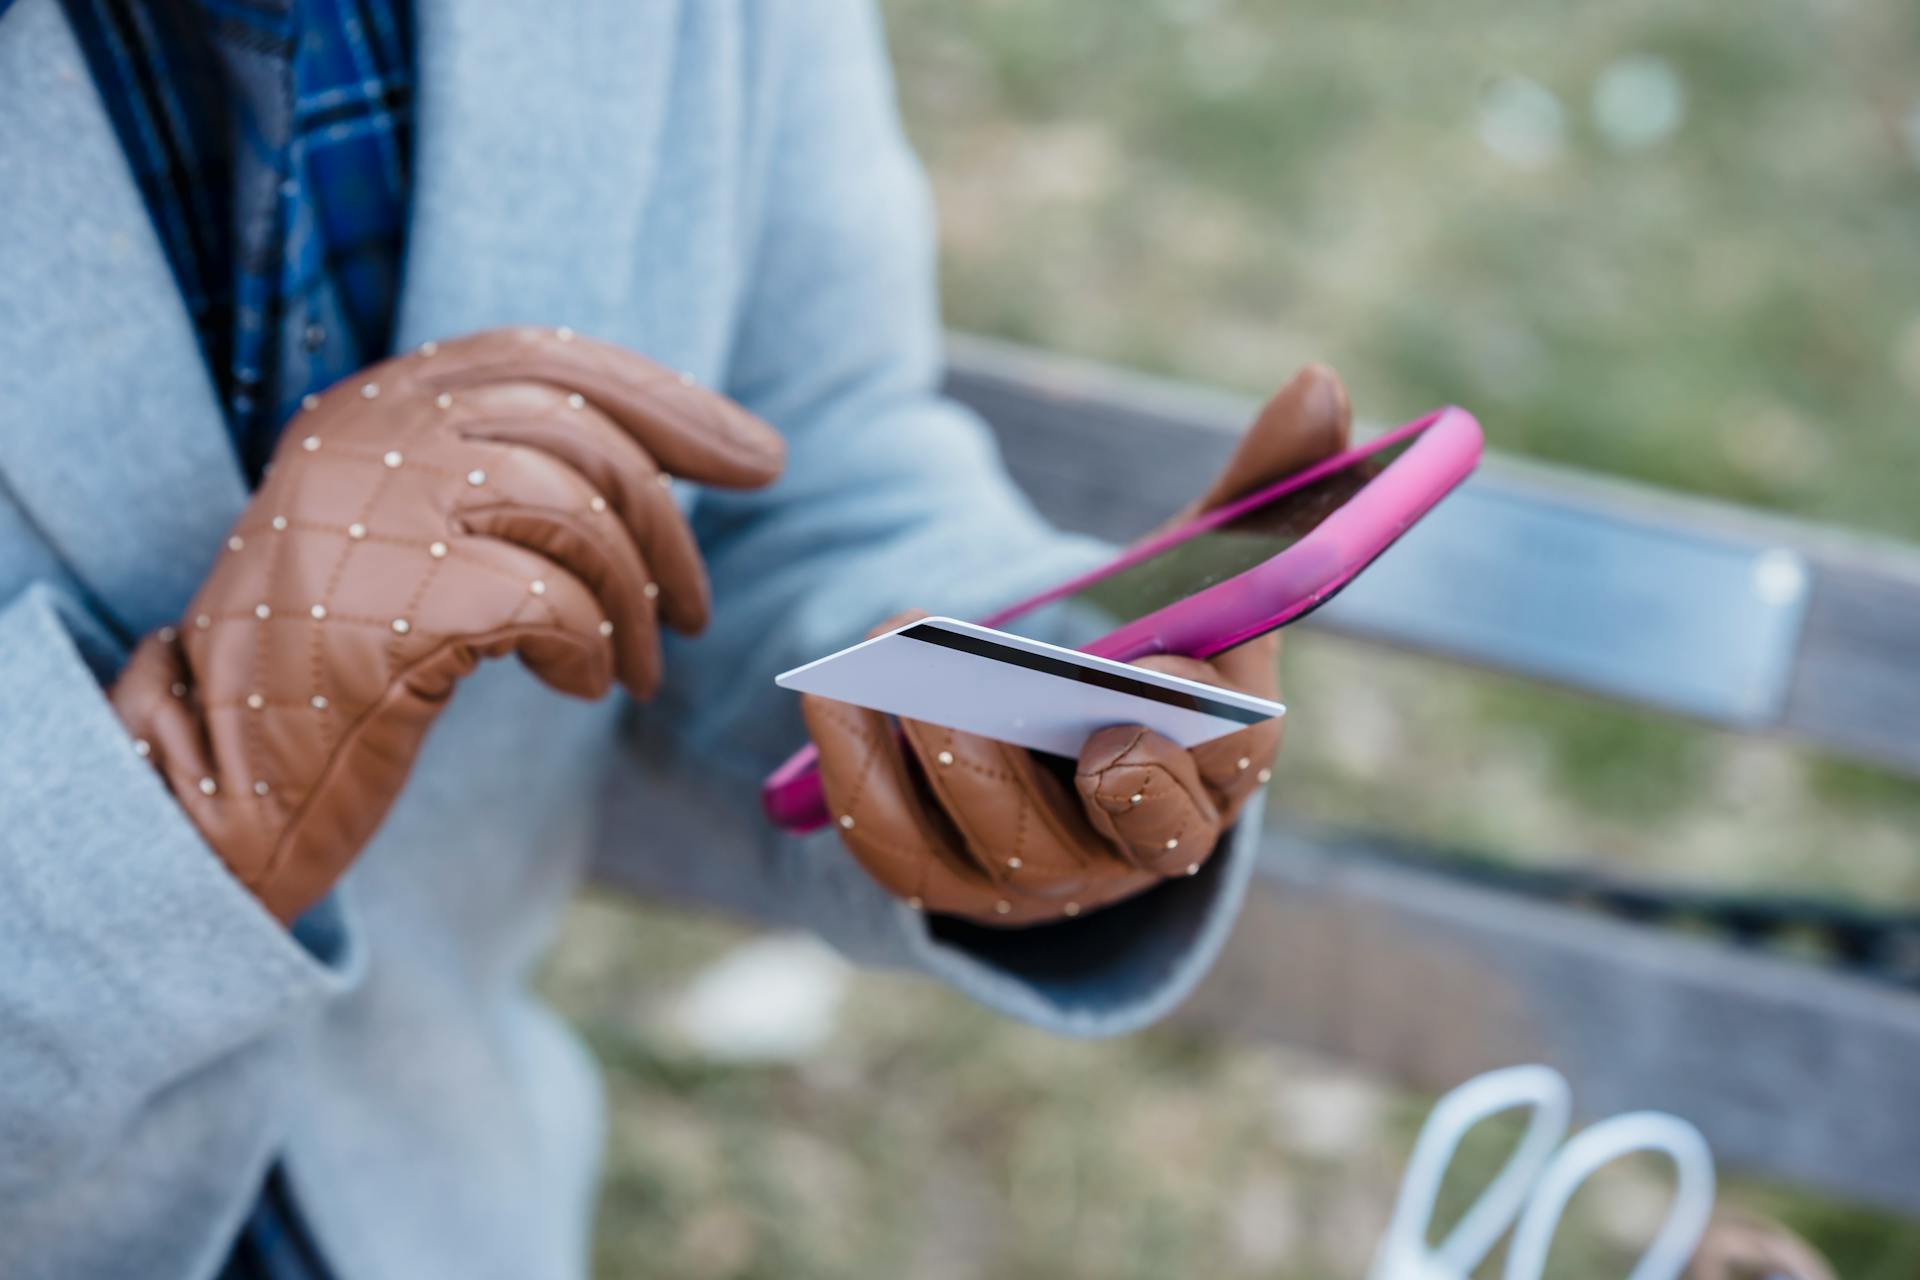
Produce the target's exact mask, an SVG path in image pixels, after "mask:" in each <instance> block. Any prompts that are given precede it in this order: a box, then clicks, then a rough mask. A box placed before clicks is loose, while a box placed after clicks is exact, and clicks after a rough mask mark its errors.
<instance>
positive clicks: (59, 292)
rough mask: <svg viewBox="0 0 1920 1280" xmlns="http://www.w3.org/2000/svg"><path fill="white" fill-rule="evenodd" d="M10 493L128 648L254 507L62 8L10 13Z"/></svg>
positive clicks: (2, 134) (5, 226) (180, 596)
mask: <svg viewBox="0 0 1920 1280" xmlns="http://www.w3.org/2000/svg"><path fill="white" fill-rule="evenodd" d="M0 122H4V128H0V192H7V193H9V194H8V196H7V197H6V198H0V480H3V482H4V488H5V490H6V491H7V492H8V493H9V494H10V495H11V497H12V498H13V499H14V500H15V501H17V502H18V503H19V504H20V506H21V507H22V508H23V509H24V510H25V512H26V514H27V516H28V517H29V518H30V519H31V520H32V521H33V522H34V524H35V525H36V526H37V527H38V528H39V529H40V530H41V531H42V532H43V533H44V534H45V536H46V537H47V539H48V541H49V542H50V543H51V544H52V545H53V547H54V550H55V551H56V552H57V553H58V554H59V555H60V556H61V557H62V559H63V560H65V562H66V563H67V564H68V565H69V566H70V567H71V568H72V570H73V572H74V574H75V576H76V577H78V578H79V579H80V581H81V583H82V584H83V585H84V586H85V587H86V588H87V589H88V590H89V591H90V592H92V593H93V595H94V597H95V600H96V604H97V605H98V607H99V608H100V609H101V610H102V611H103V612H104V613H105V614H106V615H107V617H108V618H109V619H110V620H112V621H113V622H115V623H117V624H118V625H119V626H120V627H122V628H123V629H124V631H125V632H126V634H128V635H129V636H134V635H139V634H141V633H143V632H145V631H148V630H151V629H152V628H154V627H156V626H158V625H160V624H161V623H163V622H165V621H168V620H169V619H171V618H172V617H174V616H175V615H176V614H177V612H178V611H179V609H180V608H181V607H182V606H183V605H184V604H185V602H186V600H187V598H188V597H189V596H190V595H191V594H192V592H193V590H194V589H195V588H196V587H197V586H198V585H199V584H200V582H201V580H202V579H203V578H204V577H205V575H206V571H207V568H208V566H209V565H210V564H211V563H212V560H213V556H214V553H215V551H216V549H217V548H218V547H219V545H220V536H221V534H222V533H224V532H225V530H226V528H227V526H228V525H229V524H231V523H232V521H233V517H234V516H235V515H236V514H237V513H238V512H239V510H240V507H241V505H242V503H243V502H244V500H245V486H244V484H243V482H242V480H241V476H240V472H239V467H238V464H237V463H236V461H235V459H234V455H233V451H232V445H231V443H230V437H229V436H228V434H227V428H226V423H225V420H224V419H223V418H222V417H221V414H220V410H219V406H218V404H217V402H216V400H215V396H214V390H213V387H212V384H211V382H210V381H209V379H208V377H207V374H206V366H205V363H204V361H203V360H202V358H201V354H200V348H199V343H198V341H197V339H196V338H195V336H194V332H193V326H192V322H191V321H190V319H189V318H188V316H187V313H186V309H185V307H184V306H183V305H182V303H181V302H180V297H179V290H178V289H177V287H176V286H175V284H174V280H173V274H172V271H171V270H170V269H169V267H168V266H167V261H166V258H165V255H164V254H163V252H162V250H161V247H160V244H159V241H158V239H157V237H156V236H155V235H154V232H153V227H152V223H151V222H150V220H149V218H148V216H147V210H146V205H145V203H144V202H143V200H142V199H141V195H140V192H139V189H138V188H137V187H136V186H135V185H134V182H133V180H132V177H131V174H130V172H129V170H128V168H127V164H126V160H125V157H124V155H123V153H122V152H121V150H120V142H119V138H118V137H117V136H116V135H115V133H114V130H113V125H112V122H111V121H110V120H109V119H108V118H107V115H106V111H105V108H104V107H103V106H102V104H101V101H100V97H99V95H98V94H97V93H96V92H94V90H93V84H92V77H91V76H90V75H89V73H88V71H87V66H86V62H85V60H84V58H83V57H82V55H81V53H80V49H79V47H78V46H77V45H76V43H75V42H74V39H73V33H72V31H71V30H70V29H69V27H68V26H67V22H66V18H65V16H64V15H63V14H62V13H61V10H60V6H59V4H58V2H57V0H18V2H17V3H15V4H14V5H13V6H12V7H11V8H7V9H4V10H0Z"/></svg>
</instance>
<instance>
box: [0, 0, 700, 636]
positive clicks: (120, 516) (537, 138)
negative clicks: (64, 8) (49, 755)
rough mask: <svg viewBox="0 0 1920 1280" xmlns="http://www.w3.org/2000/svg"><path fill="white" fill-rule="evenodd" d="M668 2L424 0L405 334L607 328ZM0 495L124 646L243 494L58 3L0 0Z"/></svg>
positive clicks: (627, 263) (627, 252)
mask: <svg viewBox="0 0 1920 1280" xmlns="http://www.w3.org/2000/svg"><path fill="white" fill-rule="evenodd" d="M678 20H679V4H678V2H677V0H572V2H571V3H568V4H564V5H554V4H552V3H550V0H490V2H489V3H487V4H484V5H480V4H471V3H463V0H416V26H415V29H416V33H417V59H418V63H417V65H418V68H419V88H418V91H417V94H416V112H417V114H416V123H415V144H414V154H415V170H414V186H413V192H412V208H411V214H410V225H409V234H408V250H407V255H408V256H407V263H406V268H405V276H404V283H403V288H402V293H401V301H400V314H399V317H398V325H397V333H398V340H399V342H400V344H401V345H402V346H410V345H412V344H414V343H417V342H419V341H421V340H423V339H425V338H429V337H443V336H447V335H450V334H455V333H462V332H467V331H471V330H474V329H480V328H485V327H488V326H492V325H500V324H513V323H523V324H524V323H533V324H562V323H564V324H570V325H573V326H574V327H576V328H579V329H581V330H582V331H585V332H605V333H613V332H615V331H617V329H618V327H619V324H620V321H621V318H622V314H623V312H625V311H626V309H627V302H628V292H629V290H630V289H631V287H632V282H633V278H634V265H635V252H636V246H637V243H638V237H639V235H640V231H641V219H642V217H643V211H644V207H645V204H646V198H647V194H648V191H649V188H650V187H651V184H652V179H653V174H652V169H651V165H652V157H653V156H654V154H655V152H656V147H655V140H656V138H657V136H658V132H659V129H660V128H661V123H662V120H663V118H664V115H665V106H666V102H667V96H668V93H669V91H670V89H671V84H672V82H671V75H672V70H673V63H674V49H675V41H676V37H677V33H678ZM0 122H4V128H0V191H13V192H21V193H31V198H28V199H8V200H0V485H3V487H4V489H5V490H7V491H9V492H10V493H11V495H12V496H13V497H14V498H15V499H16V500H17V501H18V502H19V503H20V504H21V506H22V507H23V508H24V509H25V510H26V512H27V513H28V515H29V516H30V518H31V519H32V520H33V521H34V522H35V524H36V525H37V526H38V527H39V528H40V529H41V530H42V531H43V532H44V533H45V535H46V536H47V539H48V541H49V542H50V543H51V544H52V545H53V547H54V549H55V551H56V552H57V553H58V554H59V555H60V556H61V557H62V558H63V559H64V560H65V561H66V562H67V563H68V564H69V565H70V566H72V568H73V570H74V573H75V574H76V576H77V577H78V578H79V579H80V580H81V582H82V583H83V584H84V585H85V586H86V587H87V588H88V589H89V590H90V591H91V592H92V593H93V594H94V596H95V597H96V603H97V605H98V606H99V607H100V608H101V609H102V610H103V612H105V613H106V614H107V615H108V616H109V617H110V618H111V619H112V620H113V621H115V622H117V623H118V624H119V625H120V626H121V627H122V629H123V630H124V631H125V632H126V634H127V635H129V636H136V635H139V634H142V633H144V632H146V631H148V630H151V629H152V628H154V627H156V626H159V625H161V624H162V623H164V622H167V621H170V620H171V619H173V618H174V617H175V616H177V614H178V612H179V610H180V609H181V608H182V607H183V606H184V604H185V602H186V601H187V599H188V598H189V597H190V596H191V595H192V593H193V591H194V589H195V588H196V587H198V585H199V584H200V582H201V581H202V580H203V579H204V577H205V575H206V572H207V569H208V568H209V566H210V565H211V564H212V561H213V558H214V556H215V554H216V553H217V551H218V549H219V546H220V539H221V536H222V535H223V534H224V533H225V531H226V529H227V528H228V526H229V525H231V524H232V522H233V519H234V517H235V516H236V515H238V514H239V511H240V509H241V507H242V506H243V505H244V504H245V501H246V487H245V483H244V481H243V479H242V477H241V475H240V471H239V468H238V465H237V463H236V461H235V459H234V456H233V452H232V446H231V443H230V439H229V436H228V434H227V429H226V425H225V421H224V419H223V418H222V416H221V413H220V410H219V405H218V402H217V400H216V397H215V392H214V388H213V386H212V383H211V381H210V380H209V378H208V376H207V373H206V368H205V363H204V361H203V359H202V357H201V353H200V349H199V345H198V343H197V341H196V339H195V336H194V333H193V328H192V324H191V322H190V320H189V318H188V316H187V314H186V311H185V309H184V307H183V306H182V305H181V302H180V299H179V293H178V289H177V287H176V286H175V284H174V280H173V276H172V273H171V271H170V269H169V268H168V266H167V262H166V258H165V255H164V253H163V251H162V249H161V246H160V244H159V241H158V239H157V237H156V236H155V234H154V231H153V227H152V224H151V221H150V220H149V218H148V215H147V210H146V206H145V204H144V202H143V201H142V198H141V195H140V192H139V189H138V188H137V187H136V186H135V184H134V183H133V181H132V179H131V176H130V174H129V171H128V169H127V165H126V161H125V158H124V156H123V154H122V152H121V149H120V143H119V139H118V137H117V136H116V135H115V133H114V130H113V125H112V122H111V121H110V120H109V119H108V117H107V115H106V111H105V108H104V107H103V105H102V103H101V101H100V98H99V95H98V93H96V92H95V91H94V89H93V86H92V79H91V76H90V75H89V73H88V70H87V67H86V63H85V60H84V58H83V57H82V55H81V52H80V50H79V48H78V46H77V45H76V43H75V41H74V39H73V33H72V31H71V30H70V29H69V28H68V26H67V23H66V19H65V17H64V15H63V14H62V13H61V10H60V6H59V4H58V0H17V2H16V3H14V4H12V6H11V7H10V8H9V7H5V6H4V5H0Z"/></svg>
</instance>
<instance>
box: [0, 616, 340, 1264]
mask: <svg viewBox="0 0 1920 1280" xmlns="http://www.w3.org/2000/svg"><path fill="white" fill-rule="evenodd" d="M119 656H120V655H119V654H118V652H117V648H116V646H115V645H114V643H113V642H112V641H111V640H110V639H109V638H108V637H107V636H106V635H105V634H104V633H103V632H101V631H99V630H98V629H97V628H96V627H95V626H94V625H93V624H92V623H91V622H90V621H89V619H88V617H87V615H86V614H85V613H84V611H83V610H82V609H81V608H80V607H79V606H78V605H77V604H75V602H74V601H73V599H72V598H71V597H69V596H67V595H65V594H64V593H62V592H61V591H59V590H58V589H57V588H55V587H52V586H49V585H47V584H46V583H44V582H42V583H36V584H34V585H31V586H28V587H27V588H26V589H25V590H24V591H22V592H21V593H20V594H19V595H17V596H15V597H14V598H13V599H12V600H10V601H9V602H7V603H6V604H4V605H0V725H3V726H4V732H0V957H3V958H4V961H5V963H4V964H0V1081H4V1085H0V1273H3V1274H7V1275H15V1274H18V1275H41V1274H62V1275H92V1274H96V1273H97V1274H108V1273H111V1272H112V1271H113V1267H114V1266H115V1265H116V1264H115V1263H114V1261H113V1258H112V1255H111V1250H113V1249H115V1248H122V1247H129V1244H130V1242H132V1241H146V1242H148V1245H149V1246H151V1247H156V1248H159V1249H160V1250H161V1251H162V1252H171V1251H175V1250H177V1251H178V1252H177V1253H176V1254H175V1256H173V1257H171V1258H153V1259H151V1261H152V1264H153V1266H154V1268H155V1270H153V1271H152V1274H154V1275H169V1274H175V1273H176V1270H177V1269H178V1268H185V1267H187V1266H188V1265H190V1260H191V1257H192V1256H193V1255H195V1254H196V1253H197V1252H202V1251H204V1250H205V1249H208V1248H213V1247H217V1245H218V1243H219V1241H220V1240H221V1239H222V1238H223V1236H222V1232H223V1231H224V1232H228V1233H230V1231H231V1229H232V1228H233V1227H234V1225H236V1222H237V1217H238V1215H239V1214H240V1213H242V1212H244V1209H245V1207H246V1205H247V1204H249V1203H250V1202H251V1199H252V1196H253V1193H254V1191H255V1190H256V1188H257V1185H258V1179H259V1177H260V1174H261V1172H262V1166H263V1165H264V1163H265V1159H266V1153H267V1151H268V1149H269V1146H270V1144H271V1143H272V1141H273V1135H272V1134H271V1132H270V1129H271V1117H272V1115H273V1098H274V1096H275V1080H276V1078H277V1076H278V1075H280V1074H284V1063H281V1064H280V1066H279V1067H278V1068H276V1059H277V1055H278V1054H279V1053H280V1052H281V1050H282V1049H283V1048H284V1045H285V1044H286V1042H287V1040H288V1036H286V1035H285V1034H283V1033H285V1032H287V1031H288V1030H290V1029H291V1028H294V1027H296V1026H298V1025H299V1024H300V1023H301V1022H302V1020H303V1019H305V1018H306V1017H307V1016H308V1015H309V1014H311V1013H312V1012H313V1011H314V1010H316V1009H317V1008H318V1007H319V1006H320V1005H321V1004H322V1003H323V1002H325V1001H326V1000H327V999H328V998H329V997H330V996H331V995H332V994H333V993H335V992H337V991H339V990H341V989H343V988H344V987H345V986H346V985H347V984H348V983H350V982H351V981H352V980H353V978H354V975H355V972H356V969H357V963H356V961H355V958H354V955H353V953H352V949H351V948H350V947H349V946H348V945H347V944H346V942H345V931H344V930H343V929H342V928H341V927H340V926H339V921H338V920H337V918H336V917H335V916H334V914H333V907H332V905H331V904H327V905H326V906H324V907H323V908H322V909H321V910H318V911H316V912H315V913H313V914H312V915H311V916H310V917H309V918H308V919H307V920H305V921H303V922H302V924H301V926H300V931H299V934H300V936H298V937H296V936H295V935H294V934H291V933H289V932H288V931H287V930H286V929H284V928H283V927H281V926H280V925H279V924H278V923H277V922H276V921H274V920H273V919H272V918H271V917H270V916H269V915H267V913H266V912H265V911H264V910H263V909H262V908H261V907H260V905H259V904H258V903H257V902H256V901H255V900H254V899H253V898H252V896H251V895H249V894H248V893H247V891H246V890H245V889H244V888H243V887H242V886H241V885H240V884H239V882H238V881H236V880H234V879H233V877H232V876H231V875H229V874H228V873H227V870H226V868H225V867H224V866H223V865H222V864H221V862H220V860H219V859H218V858H217V857H216V856H215V855H214V854H213V853H212V851H210V850H209V849H208V848H207V847H206V846H205V845H204V844H203V843H202V842H201V840H200V838H199V836H198V834H197V833H196V832H195V831H194V830H193V828H192V826H191V824H189V823H188V821H187V820H186V818H185V816H184V815H183V814H182V812H181V810H180V809H179V807H178V806H177V805H176V804H175V803H174V801H173V797H172V796H171V795H170V794H169V793H168V792H167V790H166V789H165V787H164V786H163V785H162V784H161V782H160V781H159V779H158V778H157V777H156V776H155V774H154V772H153V770H152V769H150V768H149V767H148V766H147V764H146V762H145V761H144V760H142V759H140V757H139V756H138V755H137V754H136V752H135V749H134V744H133V743H132V741H131V740H130V739H129V738H128V737H127V735H126V734H125V733H124V732H123V731H122V729H121V726H120V722H119V720H118V719H117V718H116V717H115V715H114V713H113V710H112V708H111V707H110V706H109V705H108V703H107V701H106V698H105V695H104V693H103V691H102V680H103V679H104V678H106V677H107V676H108V675H110V674H111V671H112V669H113V667H114V666H115V665H116V664H117V661H118V658H119ZM210 1169H225V1170H226V1171H227V1172H226V1177H227V1179H228V1180H229V1181H230V1182H231V1186H230V1187H229V1188H228V1192H229V1194H228V1195H227V1196H226V1197H225V1200H226V1203H225V1204H223V1205H213V1204H209V1203H206V1202H205V1200H204V1197H205V1195H206V1194H207V1193H208V1191H209V1190H210V1188H211V1187H212V1186H213V1185H214V1184H216V1183H218V1182H219V1181H220V1179H219V1178H217V1177H213V1176H212V1175H210V1173H209V1170H210ZM188 1171H190V1176H174V1175H186V1174H187V1173H188ZM186 1187H191V1188H194V1189H195V1191H196V1193H197V1194H196V1199H195V1200H194V1202H193V1203H191V1204H184V1205H183V1204H178V1203H174V1202H173V1201H172V1199H171V1198H170V1197H171V1194H172V1192H171V1191H170V1189H173V1188H186ZM143 1247H147V1246H143ZM76 1251H77V1252H76ZM120 1261H121V1263H122V1264H123V1263H124V1258H122V1259H121V1260H120ZM49 1268H51V1270H49Z"/></svg>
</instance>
